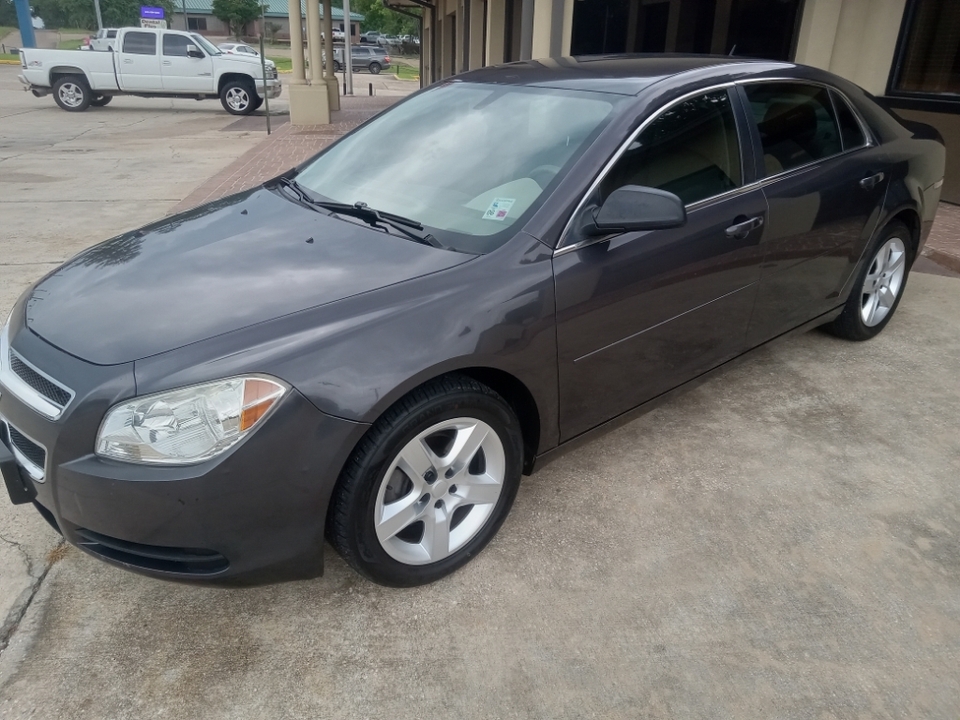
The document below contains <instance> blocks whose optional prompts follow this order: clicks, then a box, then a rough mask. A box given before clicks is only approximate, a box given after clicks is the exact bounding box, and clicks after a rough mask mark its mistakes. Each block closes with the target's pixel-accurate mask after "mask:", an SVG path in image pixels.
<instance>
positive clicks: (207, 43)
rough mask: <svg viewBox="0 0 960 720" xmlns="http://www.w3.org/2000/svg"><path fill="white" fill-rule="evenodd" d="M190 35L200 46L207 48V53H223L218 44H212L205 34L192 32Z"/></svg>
mask: <svg viewBox="0 0 960 720" xmlns="http://www.w3.org/2000/svg"><path fill="white" fill-rule="evenodd" d="M190 37H192V38H193V40H194V42H195V43H197V45H199V46H200V47H202V48H203V49H204V50H206V52H207V55H223V53H222V52H220V50H219V49H218V48H217V46H216V45H213V44H211V42H210V41H209V40H207V39H206V38H205V37H204V36H203V35H197V34H196V33H190Z"/></svg>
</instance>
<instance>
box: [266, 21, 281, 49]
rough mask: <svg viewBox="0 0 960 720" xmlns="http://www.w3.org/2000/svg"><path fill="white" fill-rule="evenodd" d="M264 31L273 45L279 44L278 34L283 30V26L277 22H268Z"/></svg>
mask: <svg viewBox="0 0 960 720" xmlns="http://www.w3.org/2000/svg"><path fill="white" fill-rule="evenodd" d="M263 29H264V31H266V33H267V38H269V40H270V44H271V45H276V44H277V33H278V32H280V31H281V30H283V26H282V25H278V24H277V23H275V22H268V23H267V24H266V25H264V26H263Z"/></svg>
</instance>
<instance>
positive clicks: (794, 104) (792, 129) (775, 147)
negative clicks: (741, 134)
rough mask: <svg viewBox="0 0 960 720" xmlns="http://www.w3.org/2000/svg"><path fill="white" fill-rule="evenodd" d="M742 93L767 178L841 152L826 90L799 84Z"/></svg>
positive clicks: (759, 87) (762, 86) (755, 87)
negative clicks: (752, 120)
mask: <svg viewBox="0 0 960 720" xmlns="http://www.w3.org/2000/svg"><path fill="white" fill-rule="evenodd" d="M744 90H746V93H747V99H748V101H749V103H750V109H751V111H752V113H753V117H754V119H755V120H756V121H757V127H758V128H759V130H760V142H761V143H762V145H763V164H764V168H765V170H766V175H767V176H770V175H776V174H777V173H780V172H783V171H784V170H791V169H792V168H795V167H800V166H801V165H806V164H807V163H811V162H814V161H816V160H821V159H823V158H827V157H830V156H831V155H836V154H838V153H839V152H840V151H841V150H842V145H841V143H840V131H839V128H838V127H837V121H836V118H835V117H834V114H833V104H832V103H831V102H830V94H829V93H828V92H827V89H826V88H823V87H818V86H816V85H804V84H800V83H759V84H753V83H749V84H747V85H744Z"/></svg>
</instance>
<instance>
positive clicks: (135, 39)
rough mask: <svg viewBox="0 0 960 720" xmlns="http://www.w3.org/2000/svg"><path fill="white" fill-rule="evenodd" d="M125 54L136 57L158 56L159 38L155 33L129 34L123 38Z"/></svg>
mask: <svg viewBox="0 0 960 720" xmlns="http://www.w3.org/2000/svg"><path fill="white" fill-rule="evenodd" d="M123 52H125V53H132V54H134V55H156V54H157V36H156V35H154V34H153V33H145V32H128V33H126V34H125V35H124V36H123Z"/></svg>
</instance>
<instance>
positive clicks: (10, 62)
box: [0, 60, 20, 65]
mask: <svg viewBox="0 0 960 720" xmlns="http://www.w3.org/2000/svg"><path fill="white" fill-rule="evenodd" d="M19 64H20V61H19V60H0V65H19Z"/></svg>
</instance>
